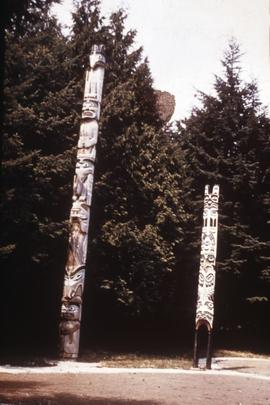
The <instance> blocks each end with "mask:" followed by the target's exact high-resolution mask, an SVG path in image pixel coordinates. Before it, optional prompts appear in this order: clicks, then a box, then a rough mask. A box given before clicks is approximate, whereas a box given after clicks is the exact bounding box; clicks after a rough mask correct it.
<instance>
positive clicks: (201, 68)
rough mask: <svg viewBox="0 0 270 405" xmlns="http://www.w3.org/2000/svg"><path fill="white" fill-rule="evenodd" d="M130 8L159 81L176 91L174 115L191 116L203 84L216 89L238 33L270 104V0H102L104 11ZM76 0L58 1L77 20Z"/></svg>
mask: <svg viewBox="0 0 270 405" xmlns="http://www.w3.org/2000/svg"><path fill="white" fill-rule="evenodd" d="M120 7H121V8H124V9H125V10H126V11H127V14H128V17H127V20H126V28H127V29H135V30H136V31H137V37H136V44H135V45H136V46H138V47H139V46H143V48H144V56H145V57H147V58H148V60H149V66H150V70H151V73H152V76H153V79H154V87H155V88H156V89H159V90H165V91H169V92H170V93H171V94H173V95H174V96H175V99H176V108H175V113H174V115H173V117H172V118H173V119H183V118H184V117H185V116H188V115H189V113H190V111H191V109H192V107H193V106H194V105H197V103H198V99H197V98H196V92H197V90H201V91H204V92H206V93H208V94H209V93H212V92H213V83H214V75H215V74H217V75H221V74H222V66H221V63H220V60H221V59H222V57H223V54H224V51H225V50H226V48H227V46H228V41H229V40H230V39H231V38H232V37H234V38H235V39H236V41H237V42H238V43H239V44H240V49H241V51H242V53H243V56H242V59H241V66H242V78H243V79H244V80H246V81H250V80H253V79H256V80H257V83H258V88H259V94H260V99H261V101H262V102H263V104H264V105H266V106H270V49H269V43H270V0H101V10H102V13H103V15H105V16H107V17H108V16H109V15H110V13H111V12H112V11H115V10H117V9H119V8H120ZM71 9H72V0H62V5H56V6H55V7H54V12H55V14H56V15H57V16H58V17H59V19H60V20H61V22H62V23H64V24H67V25H69V24H70V23H71V16H70V11H71Z"/></svg>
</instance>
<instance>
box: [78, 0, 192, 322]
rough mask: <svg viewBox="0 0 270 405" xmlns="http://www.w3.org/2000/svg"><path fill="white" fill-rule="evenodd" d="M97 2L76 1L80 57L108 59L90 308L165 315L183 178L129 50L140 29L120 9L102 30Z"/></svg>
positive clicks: (136, 55)
mask: <svg viewBox="0 0 270 405" xmlns="http://www.w3.org/2000/svg"><path fill="white" fill-rule="evenodd" d="M98 4H99V2H98V1H91V2H86V1H81V2H80V3H79V5H78V8H77V10H76V11H75V13H74V16H73V19H74V26H73V36H72V38H71V44H72V49H73V50H74V53H75V54H74V57H75V58H76V57H79V58H80V60H82V61H86V60H87V57H88V53H89V49H90V46H91V45H92V43H95V42H97V43H103V44H104V45H105V49H106V59H107V65H106V70H105V83H104V94H103V101H102V114H101V120H100V136H99V143H98V150H97V162H96V171H95V184H94V192H93V204H92V217H91V220H90V229H91V238H90V239H91V242H90V246H89V274H91V285H92V286H96V288H95V291H92V293H89V294H88V293H87V292H86V294H85V297H86V299H87V297H88V296H93V300H92V303H91V304H89V305H92V304H93V305H94V304H95V310H96V311H97V313H98V314H100V311H103V312H102V319H104V316H106V314H107V317H106V318H107V320H108V319H109V318H110V317H112V314H113V313H114V314H117V317H119V316H120V315H121V314H122V315H128V316H130V315H132V316H136V317H142V316H150V314H152V315H153V314H155V315H156V316H160V315H161V313H163V312H164V311H166V309H167V310H168V307H169V303H171V300H170V294H171V292H172V289H173V285H172V283H173V277H174V275H173V270H174V269H175V264H176V262H175V251H176V250H177V249H179V246H180V245H181V244H182V242H183V233H182V223H183V222H184V215H183V210H182V208H181V207H182V202H181V182H182V176H181V172H177V170H178V168H179V167H178V160H177V159H176V157H174V151H173V148H172V147H171V145H170V143H169V139H168V137H167V136H166V134H164V133H163V131H162V122H161V120H160V118H159V116H158V113H157V109H156V99H155V93H154V89H153V84H152V78H151V74H150V71H149V67H148V63H147V61H146V60H145V61H143V60H142V49H141V48H139V49H137V50H134V49H133V50H132V51H131V48H132V46H133V43H134V38H135V32H134V31H128V32H125V18H126V15H125V13H124V12H123V10H119V11H118V12H115V13H113V14H112V15H111V17H110V20H109V22H108V24H107V25H105V24H104V23H103V19H102V18H101V16H100V14H99V12H98V10H99V9H98ZM86 40H87V41H86ZM92 41H93V42H92ZM86 43H87V47H86V45H85V44H86ZM78 55H79V56H78ZM85 64H86V62H85ZM93 301H95V303H93ZM86 306H88V303H87V304H86ZM115 318H116V316H115V317H114V318H113V319H115Z"/></svg>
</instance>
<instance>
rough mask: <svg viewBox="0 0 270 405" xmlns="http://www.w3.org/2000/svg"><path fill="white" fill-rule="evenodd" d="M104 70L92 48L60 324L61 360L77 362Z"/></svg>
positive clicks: (102, 61) (100, 53)
mask: <svg viewBox="0 0 270 405" xmlns="http://www.w3.org/2000/svg"><path fill="white" fill-rule="evenodd" d="M104 69H105V57H104V48H103V46H102V45H100V46H97V45H94V46H93V47H92V51H91V54H90V69H88V70H87V72H86V81H85V89H84V100H83V107H82V121H81V125H80V135H79V141H78V150H77V163H76V169H75V176H74V182H73V197H72V207H71V212H70V234H69V245H68V258H67V263H66V267H65V277H64V290H63V296H62V307H61V322H60V356H61V357H62V358H64V359H76V358H77V357H78V353H79V340H80V327H81V315H82V294H83V288H84V277H85V264H86V256H87V243H88V227H89V219H90V207H91V200H92V188H93V180H94V167H95V157H96V143H97V139H98V121H99V115H100V103H101V96H102V88H103V79H104Z"/></svg>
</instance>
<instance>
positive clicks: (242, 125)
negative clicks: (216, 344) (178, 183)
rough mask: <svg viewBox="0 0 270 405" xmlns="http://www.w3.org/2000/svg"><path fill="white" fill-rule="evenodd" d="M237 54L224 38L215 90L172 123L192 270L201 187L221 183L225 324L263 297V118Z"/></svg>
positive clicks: (221, 312) (220, 287)
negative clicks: (183, 176) (181, 160)
mask: <svg viewBox="0 0 270 405" xmlns="http://www.w3.org/2000/svg"><path fill="white" fill-rule="evenodd" d="M240 56H241V55H240V51H239V47H238V45H237V44H236V43H235V42H234V41H232V42H230V44H229V48H228V51H227V52H226V53H225V58H224V60H223V61H222V64H223V67H224V77H216V81H215V84H214V88H215V95H206V94H204V93H200V94H199V97H200V99H201V102H202V106H201V107H200V108H194V109H193V112H192V114H191V116H190V117H189V118H188V119H186V120H184V121H183V122H182V123H180V124H179V138H178V142H180V144H181V147H182V148H183V150H184V153H185V162H186V163H185V164H186V171H187V173H188V176H189V181H188V187H186V189H185V191H186V193H185V195H186V198H187V205H189V207H190V215H191V218H192V221H191V227H190V228H191V232H189V233H188V235H187V238H188V239H189V244H188V245H189V246H190V251H189V252H187V256H186V257H187V263H186V265H187V268H188V267H190V271H193V274H195V273H197V271H198V268H199V252H200V232H201V223H202V209H203V193H204V186H205V184H210V185H212V186H213V185H214V184H219V185H220V193H221V198H220V216H219V218H220V220H219V222H220V225H219V238H218V258H217V259H218V262H217V286H216V309H217V316H216V318H217V320H218V321H219V323H222V324H223V325H224V324H227V325H229V326H232V325H233V324H235V325H236V324H237V325H242V326H243V325H247V323H248V322H249V321H250V320H248V318H249V317H248V311H249V305H248V303H251V302H255V301H263V302H267V300H269V292H270V291H269V287H270V284H269V283H270V278H269V275H270V268H269V254H268V253H267V252H269V247H270V241H269V223H270V222H269V208H270V206H269V179H270V178H269V152H270V149H269V147H270V143H269V125H270V122H269V118H268V117H267V113H266V110H265V109H264V108H262V106H261V104H260V102H259V98H258V91H257V87H256V83H254V82H252V83H244V82H243V81H242V80H241V68H240V63H239V59H240ZM195 252H196V254H195ZM193 255H194V256H193ZM192 269H193V270H192ZM195 280H196V276H194V282H195ZM193 299H195V297H193ZM268 302H269V301H268ZM258 309H259V307H258ZM257 315H258V313H257ZM264 315H265V312H264Z"/></svg>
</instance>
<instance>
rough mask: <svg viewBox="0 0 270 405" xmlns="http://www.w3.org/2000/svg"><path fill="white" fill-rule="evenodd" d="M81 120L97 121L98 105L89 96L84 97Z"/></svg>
mask: <svg viewBox="0 0 270 405" xmlns="http://www.w3.org/2000/svg"><path fill="white" fill-rule="evenodd" d="M82 118H89V119H96V120H98V119H99V104H98V102H97V101H96V100H94V99H93V98H92V97H91V96H85V97H84V100H83V107H82Z"/></svg>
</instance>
